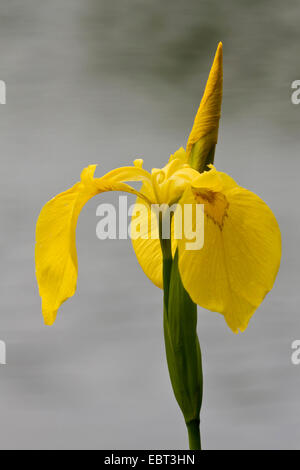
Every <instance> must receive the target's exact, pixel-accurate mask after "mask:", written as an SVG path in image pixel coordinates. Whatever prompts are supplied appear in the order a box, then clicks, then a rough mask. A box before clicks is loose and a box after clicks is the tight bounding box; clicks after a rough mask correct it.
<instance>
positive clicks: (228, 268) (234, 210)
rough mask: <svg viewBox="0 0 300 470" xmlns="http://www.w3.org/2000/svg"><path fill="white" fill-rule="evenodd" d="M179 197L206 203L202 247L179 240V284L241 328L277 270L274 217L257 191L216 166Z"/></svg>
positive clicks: (278, 255)
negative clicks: (188, 246)
mask: <svg viewBox="0 0 300 470" xmlns="http://www.w3.org/2000/svg"><path fill="white" fill-rule="evenodd" d="M181 202H182V204H195V203H201V204H204V207H205V219H204V246H203V248H202V249H201V250H199V251H187V250H186V249H185V246H186V240H184V239H183V240H180V241H179V242H178V247H179V270H180V274H181V277H182V282H183V285H184V287H185V288H186V290H187V291H188V293H189V294H190V296H191V298H192V300H193V301H194V302H195V303H197V304H198V305H200V306H201V307H204V308H206V309H208V310H212V311H215V312H220V313H222V314H223V315H224V316H225V319H226V322H227V324H228V325H229V327H230V328H231V329H232V330H233V331H234V332H235V333H237V332H238V331H239V330H241V331H244V330H245V329H246V328H247V325H248V322H249V320H250V318H251V316H252V315H253V313H254V312H255V310H256V309H257V307H258V306H259V305H260V304H261V302H262V301H263V299H264V297H265V296H266V294H267V293H268V292H269V291H270V290H271V289H272V287H273V284H274V281H275V278H276V275H277V272H278V269H279V265H280V258H281V237H280V230H279V227H278V224H277V221H276V219H275V217H274V215H273V213H272V211H271V210H270V209H269V207H268V206H267V205H266V204H265V203H264V202H263V201H262V200H261V199H260V198H259V197H258V196H256V195H255V194H253V193H251V192H250V191H248V190H246V189H244V188H241V187H240V186H238V185H237V184H236V183H234V181H233V180H232V178H230V177H228V176H227V175H225V174H223V173H218V172H217V171H216V170H212V171H210V172H208V173H203V176H202V175H201V176H200V177H199V179H198V181H197V185H194V187H193V188H190V189H189V190H187V192H186V193H185V195H184V197H183V199H182V201H181Z"/></svg>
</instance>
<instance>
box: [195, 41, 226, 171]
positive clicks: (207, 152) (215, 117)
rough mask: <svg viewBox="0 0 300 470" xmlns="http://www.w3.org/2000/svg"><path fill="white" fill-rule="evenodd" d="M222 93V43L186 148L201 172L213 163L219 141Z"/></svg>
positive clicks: (196, 167)
mask: <svg viewBox="0 0 300 470" xmlns="http://www.w3.org/2000/svg"><path fill="white" fill-rule="evenodd" d="M222 93H223V46H222V43H220V44H219V46H218V49H217V52H216V56H215V59H214V62H213V65H212V68H211V71H210V74H209V78H208V81H207V84H206V88H205V92H204V95H203V98H202V101H201V103H200V107H199V110H198V112H197V115H196V118H195V121H194V125H193V128H192V131H191V134H190V136H189V139H188V143H187V148H186V153H187V157H188V158H189V163H190V165H191V167H192V168H195V169H196V170H198V171H200V172H202V171H203V170H204V169H205V167H206V166H207V165H208V164H209V163H213V156H214V151H215V146H216V144H217V141H218V131H219V121H220V117H221V105H222Z"/></svg>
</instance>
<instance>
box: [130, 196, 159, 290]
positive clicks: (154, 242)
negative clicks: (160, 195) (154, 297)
mask: <svg viewBox="0 0 300 470" xmlns="http://www.w3.org/2000/svg"><path fill="white" fill-rule="evenodd" d="M139 205H141V206H142V207H144V210H143V211H141V212H139V210H138V206H139ZM151 228H152V230H151ZM133 231H135V232H138V231H139V234H140V236H139V237H134V236H133ZM131 233H132V237H131V239H132V245H133V249H134V251H135V254H136V257H137V260H138V262H139V264H140V266H141V268H142V269H143V271H144V273H145V274H146V276H147V277H148V278H149V279H150V281H152V282H153V284H155V285H156V286H157V287H159V288H161V289H162V288H163V277H162V274H163V271H162V269H163V268H162V252H161V246H160V240H159V238H158V235H159V232H158V223H157V221H156V219H155V218H154V217H153V221H152V224H151V210H150V209H149V207H148V206H146V205H145V204H144V202H143V200H142V199H141V198H137V201H136V207H135V209H134V215H133V217H132V222H131Z"/></svg>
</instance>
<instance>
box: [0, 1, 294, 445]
mask: <svg viewBox="0 0 300 470" xmlns="http://www.w3.org/2000/svg"><path fill="white" fill-rule="evenodd" d="M299 24H300V7H299V2H298V1H297V0H295V1H292V0H287V1H286V2H280V1H279V0H272V1H267V0H263V1H257V0H252V1H251V2H248V1H236V0H228V1H226V2H224V1H216V0H210V1H204V0H200V1H199V0H197V1H196V0H190V1H179V0H172V1H170V0H165V1H164V2H162V1H159V0H151V2H150V1H148V2H147V1H145V0H144V1H141V0H139V1H138V0H114V1H111V2H105V1H104V0H98V1H96V0H51V2H41V1H38V0H27V1H26V2H24V1H23V0H22V1H21V0H2V2H1V6H0V79H1V80H5V81H6V83H7V88H8V95H7V105H6V106H0V136H1V137H0V139H1V140H0V142H1V184H0V201H1V204H0V220H1V230H0V249H1V270H0V273H1V274H0V275H1V282H0V306H1V311H0V339H2V340H5V341H6V343H7V361H8V364H7V365H6V366H0V447H1V449H17V448H22V449H32V448H34V449H53V448H56V449H66V448H68V449H76V448H80V449H93V448H100V449H143V448H147V449H167V448H170V449H177V448H178V449H181V448H186V446H187V441H186V431H185V427H184V423H183V419H182V417H181V414H180V412H179V410H178V407H177V404H176V402H175V400H174V398H173V394H172V390H171V386H170V383H169V378H168V373H167V367H166V361H165V354H164V343H163V332H162V293H161V292H160V291H159V290H158V289H156V288H155V287H154V286H153V285H152V284H151V283H150V281H149V280H148V279H147V278H146V277H145V276H144V274H143V272H142V270H141V268H140V267H139V266H138V264H137V261H136V259H135V256H134V253H133V250H132V248H131V244H130V241H106V242H100V241H99V240H97V238H96V234H95V229H96V223H97V219H96V214H95V212H96V207H97V205H98V204H99V203H100V202H101V201H109V202H111V201H117V196H114V195H112V194H109V195H104V196H103V197H102V198H101V197H97V198H95V199H94V200H92V201H91V202H90V203H89V204H88V206H86V207H85V209H84V211H83V213H82V215H81V217H80V221H79V226H78V256H79V268H80V271H79V284H78V291H77V294H76V296H75V297H74V298H73V299H72V300H70V301H69V302H67V303H66V304H65V305H64V306H63V307H62V308H61V311H60V312H59V316H58V319H57V322H56V323H55V325H54V326H53V327H52V328H47V327H45V326H44V325H43V321H42V316H41V313H40V299H39V296H38V291H37V287H36V282H35V274H34V257H33V255H34V231H35V222H36V219H37V217H38V214H39V211H40V209H41V207H42V205H43V204H44V203H45V202H46V201H47V200H48V199H49V198H51V197H52V196H54V195H56V194H57V193H59V192H61V191H62V190H64V189H66V188H68V187H70V186H71V185H72V184H73V183H74V182H75V181H77V180H78V178H79V175H80V172H81V170H82V168H83V167H84V166H86V165H87V164H90V163H99V169H98V170H97V171H98V173H97V174H98V175H100V174H102V173H103V172H105V171H106V170H109V169H111V168H113V167H116V166H120V165H122V164H127V163H130V162H131V161H132V160H133V159H134V158H136V157H143V158H144V160H145V166H146V167H147V168H148V169H150V168H152V167H160V166H162V165H164V164H165V162H166V160H167V158H168V156H169V154H170V153H171V152H174V151H175V150H176V149H177V148H178V147H179V146H181V145H183V146H184V145H185V143H186V140H187V137H188V133H189V130H190V129H191V125H192V122H193V118H194V114H195V112H196V110H197V107H198V104H199V101H200V98H201V95H202V92H203V88H204V84H205V81H206V78H207V75H208V71H209V68H210V65H211V61H212V58H213V55H214V53H215V49H216V46H217V43H218V41H220V40H222V41H223V43H224V73H225V75H224V105H223V116H222V123H221V129H220V141H219V144H218V148H217V155H216V165H217V167H218V169H220V170H224V171H226V172H228V173H229V174H230V175H231V176H233V177H234V178H235V179H236V180H237V181H238V182H239V183H240V184H241V185H242V186H244V187H247V188H249V189H251V190H253V191H255V192H256V193H257V194H259V195H260V196H261V197H262V198H263V199H264V200H265V201H266V202H267V203H268V204H269V205H270V206H271V208H272V209H273V211H274V212H275V214H276V216H277V218H278V221H279V224H280V226H281V230H282V237H283V260H282V266H281V270H280V273H279V276H278V278H277V281H276V285H275V287H274V289H273V291H272V292H271V294H270V295H269V296H268V297H267V298H266V300H265V301H264V303H263V305H262V306H261V308H260V309H259V310H258V311H257V313H256V314H255V316H254V317H253V319H252V321H251V323H250V326H249V328H248V330H247V331H246V332H245V333H243V334H240V335H238V336H235V335H233V333H231V331H230V330H229V329H228V328H227V326H226V324H225V322H224V319H223V318H222V317H221V316H220V315H218V314H214V313H211V312H207V311H205V310H202V309H199V337H200V341H201V346H202V352H203V358H204V373H205V394H204V403H203V412H202V435H203V437H202V438H203V445H204V447H205V448H206V449H277V448H280V449H292V448H294V449H295V448H298V449H299V448H300V442H299V441H300V439H299V437H300V393H299V390H300V367H297V366H293V365H292V364H291V343H292V341H293V340H295V339H300V311H299V297H300V291H299V261H300V254H299V244H298V238H299V228H300V227H299V220H300V219H299V195H300V189H299V170H300V165H299V123H300V106H295V105H292V103H291V82H292V81H293V80H296V79H300V66H299V51H300V28H299Z"/></svg>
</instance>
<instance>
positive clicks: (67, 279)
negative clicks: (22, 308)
mask: <svg viewBox="0 0 300 470" xmlns="http://www.w3.org/2000/svg"><path fill="white" fill-rule="evenodd" d="M95 169H96V166H95V165H92V166H89V167H88V168H86V169H85V170H84V171H83V172H82V175H81V181H80V183H77V184H75V186H73V187H72V188H71V189H69V190H68V191H65V192H63V193H62V194H59V195H58V196H56V197H55V198H54V199H52V200H51V201H49V202H48V203H47V204H46V205H45V206H44V208H43V209H42V211H41V214H40V216H39V219H38V222H37V227H36V249H35V258H36V276H37V281H38V285H39V291H40V296H41V298H42V311H43V315H44V320H45V323H46V324H47V325H52V324H53V323H54V321H55V319H56V315H57V311H58V309H59V307H60V306H61V304H62V303H63V302H64V301H66V300H67V299H68V298H70V297H72V296H73V295H74V293H75V290H76V284H77V272H78V264H77V252H76V225H77V220H78V216H79V214H80V212H81V210H82V208H83V206H84V205H85V204H86V203H87V202H88V201H89V200H90V199H91V198H92V197H93V196H95V195H96V194H99V193H102V192H105V191H125V192H129V193H132V194H135V195H138V196H140V197H143V200H145V199H146V198H145V196H144V195H143V194H141V193H140V192H138V191H136V190H135V189H134V188H132V187H131V186H129V185H127V184H125V183H124V182H123V181H128V180H131V181H145V180H147V178H148V176H147V173H146V172H144V170H142V169H141V168H134V167H127V168H126V167H125V168H120V169H119V172H118V170H114V171H113V172H111V173H108V174H107V175H105V176H104V177H102V178H94V172H95ZM149 177H150V175H149ZM148 202H149V201H148Z"/></svg>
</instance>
